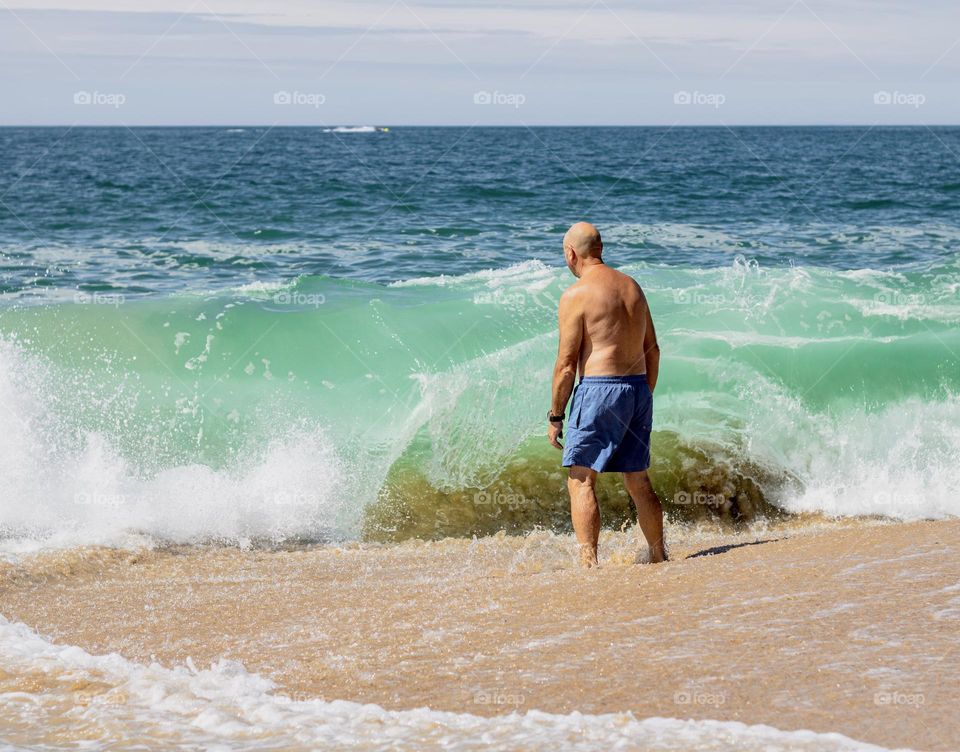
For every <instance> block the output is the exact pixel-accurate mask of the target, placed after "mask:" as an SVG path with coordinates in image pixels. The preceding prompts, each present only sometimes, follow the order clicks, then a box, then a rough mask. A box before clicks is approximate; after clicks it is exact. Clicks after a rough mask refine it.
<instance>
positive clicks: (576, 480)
mask: <svg viewBox="0 0 960 752" xmlns="http://www.w3.org/2000/svg"><path fill="white" fill-rule="evenodd" d="M596 480H597V473H596V471H595V470H591V469H590V468H589V467H582V466H581V465H574V466H573V467H571V468H570V476H569V477H568V478H567V490H568V491H569V492H570V516H571V517H572V518H573V531H574V533H575V534H576V536H577V543H579V544H580V564H581V566H583V567H588V568H589V567H595V566H596V565H597V543H598V541H599V540H600V505H599V504H598V503H597V494H596V491H595V490H594V484H595V483H596Z"/></svg>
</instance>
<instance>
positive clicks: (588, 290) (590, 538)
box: [547, 222, 667, 567]
mask: <svg viewBox="0 0 960 752" xmlns="http://www.w3.org/2000/svg"><path fill="white" fill-rule="evenodd" d="M602 254H603V242H602V241H601V240H600V233H599V232H598V231H597V228H596V227H594V226H593V225H591V224H590V223H588V222H578V223H577V224H575V225H573V227H571V228H570V229H569V230H568V231H567V234H566V235H564V236H563V255H564V257H565V258H566V261H567V266H568V267H569V268H570V271H571V272H573V276H575V277H577V281H576V282H575V283H574V284H572V285H571V286H570V287H569V288H567V290H566V292H564V293H563V295H562V296H561V298H560V311H559V314H560V315H559V319H560V350H559V352H558V354H557V364H556V366H555V368H554V371H553V399H552V402H551V408H550V413H549V414H548V416H547V418H548V420H549V428H548V430H547V437H548V438H549V439H550V443H551V444H553V445H554V446H555V447H556V448H557V449H563V466H564V467H569V468H570V472H569V477H568V479H567V489H568V490H569V492H570V514H571V517H572V518H573V529H574V532H575V533H576V536H577V543H579V544H580V563H581V564H582V565H583V566H585V567H592V566H596V564H597V541H598V540H599V537H600V507H599V505H598V504H597V496H596V492H595V483H596V480H597V473H601V472H619V473H623V481H624V484H625V485H626V487H627V491H628V492H629V494H630V496H631V498H632V499H633V502H634V504H636V507H637V521H638V522H639V524H640V529H641V530H642V531H643V535H644V537H645V538H646V539H647V544H648V545H649V546H650V561H651V562H661V561H665V560H666V558H667V555H666V551H665V549H664V544H663V509H662V507H661V506H660V501H659V500H658V499H657V496H656V494H655V493H654V491H653V486H652V485H651V484H650V479H649V478H648V477H647V468H648V467H650V429H651V426H652V423H653V390H654V387H655V386H656V385H657V374H658V373H659V370H660V348H659V346H658V345H657V335H656V332H655V331H654V328H653V319H652V318H651V316H650V308H649V306H648V305H647V299H646V297H645V296H644V294H643V290H641V289H640V285H638V284H637V283H636V282H635V281H634V280H633V279H632V278H631V277H628V276H627V275H626V274H623V273H621V272H618V271H616V270H614V269H611V268H610V267H609V266H607V265H606V264H604V263H603V259H602ZM578 369H579V371H580V384H579V385H578V386H577V388H576V390H575V391H574V390H573V385H574V381H575V380H576V375H577V370H578ZM571 391H574V398H573V402H572V403H571V405H570V420H569V425H568V426H567V437H566V447H563V446H561V444H560V442H559V441H558V439H560V438H562V437H563V416H564V411H565V410H566V406H567V400H568V399H569V398H570V393H571Z"/></svg>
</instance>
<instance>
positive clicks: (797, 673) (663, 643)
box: [0, 520, 960, 750]
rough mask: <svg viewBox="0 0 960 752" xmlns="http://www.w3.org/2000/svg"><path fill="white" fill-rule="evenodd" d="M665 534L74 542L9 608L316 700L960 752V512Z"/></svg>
mask: <svg viewBox="0 0 960 752" xmlns="http://www.w3.org/2000/svg"><path fill="white" fill-rule="evenodd" d="M667 534H668V540H672V541H673V544H672V545H671V550H670V554H671V561H670V562H668V563H666V564H660V565H634V564H633V561H634V556H635V553H636V551H637V550H638V549H639V548H640V547H641V546H640V539H639V538H638V535H639V533H638V531H637V530H636V528H629V529H628V530H627V531H626V532H611V531H604V533H603V534H602V538H601V560H602V566H601V567H600V568H599V569H597V570H591V571H580V570H578V569H576V568H574V562H573V555H574V551H573V544H572V539H571V538H570V537H569V536H558V535H553V534H549V533H536V534H531V535H528V536H524V537H509V536H501V535H497V536H492V537H489V538H482V539H475V540H465V539H447V540H442V541H437V542H419V541H410V542H407V543H402V544H390V545H370V544H356V545H350V546H339V547H333V546H325V547H315V548H305V549H295V550H283V551H279V550H278V551H261V550H253V551H241V550H237V549H227V548H215V547H196V548H185V547H179V548H176V549H167V550H164V549H157V550H150V551H139V552H130V551H120V550H111V549H73V550H68V551H62V552H52V553H48V554H43V555H40V556H34V557H30V558H29V559H25V560H24V561H22V562H20V563H18V564H15V565H2V566H0V603H2V605H0V613H2V615H3V616H4V617H6V618H7V619H9V620H10V621H19V622H23V623H24V624H26V625H28V626H29V627H31V628H33V629H36V630H37V631H38V632H39V633H40V634H42V635H44V636H46V637H48V638H49V639H51V640H53V641H54V642H56V643H58V644H61V645H67V644H69V645H78V646H80V647H82V648H83V649H84V650H86V651H88V652H90V653H93V654H103V653H111V652H117V653H119V654H121V655H123V656H124V657H125V658H127V659H129V660H132V661H135V662H138V663H148V662H150V661H153V660H155V661H158V662H159V663H161V664H163V665H165V666H168V667H169V666H175V665H181V664H183V663H185V662H186V661H187V660H188V659H190V660H191V661H193V662H194V663H195V664H196V665H197V666H206V665H209V664H210V663H212V662H216V661H218V660H219V659H220V658H227V659H230V660H235V661H239V662H241V663H242V664H243V665H244V666H245V667H246V669H247V670H248V671H250V672H256V673H258V674H260V675H262V676H264V677H266V678H269V679H271V680H273V681H274V682H276V684H277V685H278V689H277V690H276V691H277V693H286V694H288V695H289V696H291V697H298V698H304V699H306V698H322V699H325V700H351V701H356V702H361V703H375V704H377V705H380V706H382V707H383V708H386V709H388V710H409V709H414V708H420V707H429V708H431V709H433V710H438V711H450V712H458V713H470V714H474V715H479V716H492V715H503V714H508V713H511V712H520V713H525V712H526V711H529V710H534V709H535V710H538V711H544V712H548V713H558V714H569V713H572V712H574V711H579V712H582V713H589V714H605V713H622V712H628V711H629V712H631V713H632V714H633V715H634V716H635V717H636V718H651V717H665V718H690V719H697V720H703V719H711V720H718V721H738V722H741V723H746V724H750V725H754V724H765V725H769V726H773V727H776V728H779V729H784V730H794V729H808V730H811V731H814V732H821V733H823V732H838V733H841V734H844V735H845V736H848V737H851V738H853V739H858V740H861V741H863V742H868V743H872V744H878V745H882V746H885V747H912V748H916V749H926V750H941V749H942V750H947V749H952V748H955V747H956V745H957V743H958V740H960V718H958V717H957V715H956V714H955V713H954V712H953V709H954V708H955V707H956V704H957V703H958V702H960V687H958V686H957V685H956V682H955V677H956V675H957V672H958V668H960V651H958V650H957V649H956V630H955V625H956V618H957V617H958V616H960V558H958V557H957V553H958V552H960V521H958V520H946V521H936V522H911V523H895V522H880V521H876V520H841V521H837V522H835V523H833V522H820V523H816V524H812V525H807V526H801V525H794V526H790V525H776V524H771V525H770V526H769V527H768V528H767V529H765V530H764V529H758V530H753V531H747V532H745V533H739V534H735V533H723V532H721V531H714V532H711V531H700V532H696V534H691V533H690V532H689V531H688V530H686V529H684V528H682V527H678V526H669V527H668V531H667ZM643 549H644V550H645V546H644V547H643ZM91 617H92V618H91ZM951 687H952V688H951Z"/></svg>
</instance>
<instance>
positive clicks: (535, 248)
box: [0, 128, 960, 542]
mask: <svg viewBox="0 0 960 752" xmlns="http://www.w3.org/2000/svg"><path fill="white" fill-rule="evenodd" d="M0 146H2V148H0V165H2V167H3V171H2V174H3V176H4V178H3V184H2V185H0V201H2V203H0V231H2V232H0V237H2V238H3V240H2V242H0V250H2V257H0V263H2V266H0V283H2V290H3V300H2V310H0V338H2V342H0V410H2V413H3V415H4V418H3V420H4V429H5V430H4V431H3V435H2V436H0V478H2V480H0V526H2V529H3V531H4V535H5V536H6V537H7V538H11V539H16V540H21V541H22V540H24V539H30V540H33V541H47V542H50V541H57V540H63V541H68V542H76V541H77V540H79V541H83V542H90V541H112V540H116V539H118V538H120V537H122V536H125V535H129V534H136V533H145V534H148V535H150V536H153V537H158V538H162V539H170V540H178V541H192V540H197V539H207V538H222V539H229V540H237V539H240V540H246V539H259V538H267V539H271V540H286V539H303V538H305V539H309V540H314V539H324V538H328V537H354V536H361V535H363V536H367V537H372V538H395V537H406V536H410V535H416V536H426V537H434V536H437V535H449V534H453V535H469V534H473V533H489V532H493V531H495V530H497V529H501V528H505V529H507V530H510V531H515V532H519V531H524V530H529V529H532V528H533V527H535V526H547V527H552V528H556V529H564V526H565V525H567V524H568V523H567V522H566V511H565V510H566V506H565V501H564V496H563V476H562V474H561V472H560V469H559V468H558V467H557V465H558V463H559V457H558V456H557V455H556V454H554V450H552V449H550V448H549V447H547V446H545V439H542V438H541V433H542V431H543V429H544V426H543V420H542V418H543V414H544V412H545V410H546V406H547V403H548V400H549V373H550V368H551V366H552V361H553V356H554V353H555V347H556V342H555V331H554V329H555V316H556V314H555V310H556V301H557V299H558V297H559V295H560V293H561V292H562V291H563V289H564V288H565V287H566V285H568V284H569V283H570V282H571V281H572V278H571V277H570V275H569V273H568V272H567V271H566V269H565V268H562V267H561V264H562V258H561V255H560V247H559V246H560V238H561V236H562V234H563V231H564V230H565V229H566V227H567V226H568V225H569V224H570V223H571V222H573V221H575V220H578V219H582V218H587V219H590V220H592V221H594V222H595V223H597V224H598V225H599V226H600V228H601V231H602V232H603V234H604V239H605V243H606V249H607V250H606V254H605V255H606V258H607V261H608V263H611V264H613V265H615V266H617V267H619V268H622V269H623V270H624V271H626V272H628V273H630V274H632V275H633V276H634V277H635V278H636V279H637V280H638V281H639V282H640V283H641V284H642V285H643V287H644V288H645V290H646V291H647V294H648V296H649V298H650V303H651V307H652V310H653V314H654V317H655V321H656V323H657V328H658V332H659V336H660V341H661V347H662V349H663V359H664V360H663V367H662V375H661V382H660V386H659V388H658V390H657V400H656V416H655V434H654V447H653V449H654V458H655V460H654V461H655V465H654V468H653V470H652V474H653V478H654V482H655V485H656V487H657V490H658V492H659V493H660V494H661V496H662V497H663V498H664V499H665V501H666V502H667V506H668V510H669V512H670V514H672V515H677V516H704V515H707V516H719V517H721V518H723V519H725V520H731V521H740V522H742V523H744V524H749V523H750V521H751V520H754V519H756V518H757V517H763V516H769V515H772V514H781V513H796V512H823V513H827V514H836V515H858V514H880V515H886V516H891V517H896V518H916V517H928V516H932V517H940V516H948V515H954V514H956V513H957V511H958V503H957V501H956V494H955V489H956V487H957V485H958V481H960V471H958V469H957V468H958V467H960V462H958V460H960V400H958V397H957V395H958V390H960V355H958V353H960V335H958V333H957V323H958V321H960V265H958V262H957V255H956V251H955V248H956V242H957V239H958V237H960V225H958V220H957V218H958V214H957V203H958V201H960V167H958V163H957V161H956V160H955V159H953V158H952V157H951V156H950V153H949V151H948V148H953V149H954V150H955V151H957V152H958V153H960V130H955V129H933V130H930V129H873V130H870V129H866V128H806V129H763V128H757V129H734V130H731V131H728V130H725V129H674V130H670V129H656V128H651V129H644V128H636V129H629V128H609V129H602V128H601V129H579V128H569V129H568V128H547V129H534V130H526V129H465V128H464V129H458V128H450V129H429V128H424V129H395V130H390V131H389V132H386V133H384V132H374V133H356V134H345V133H344V134H341V133H330V132H323V131H322V130H319V129H273V130H270V129H248V130H243V129H136V130H132V131H131V130H125V129H74V130H69V131H68V130H67V129H5V130H0ZM604 493H605V504H606V506H605V509H606V510H607V518H606V520H607V522H608V524H617V523H618V522H619V521H620V520H622V519H623V518H624V517H625V516H626V514H627V506H626V500H625V499H624V498H623V496H622V495H620V494H618V493H617V491H616V490H615V488H614V486H613V484H608V485H607V487H605V489H604Z"/></svg>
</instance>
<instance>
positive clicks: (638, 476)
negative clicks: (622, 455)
mask: <svg viewBox="0 0 960 752" xmlns="http://www.w3.org/2000/svg"><path fill="white" fill-rule="evenodd" d="M623 484H624V485H625V486H626V487H627V492H628V493H629V494H630V496H631V497H632V498H633V503H634V504H636V506H637V522H638V523H639V524H640V529H641V530H642V531H643V537H644V538H646V539H647V545H649V546H650V562H651V563H652V564H657V563H659V562H661V561H666V560H667V552H666V549H665V548H664V545H663V507H662V506H660V500H659V499H658V498H657V495H656V494H655V493H654V491H653V485H651V483H650V478H648V477H647V471H646V470H643V471H641V472H639V473H624V474H623Z"/></svg>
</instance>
